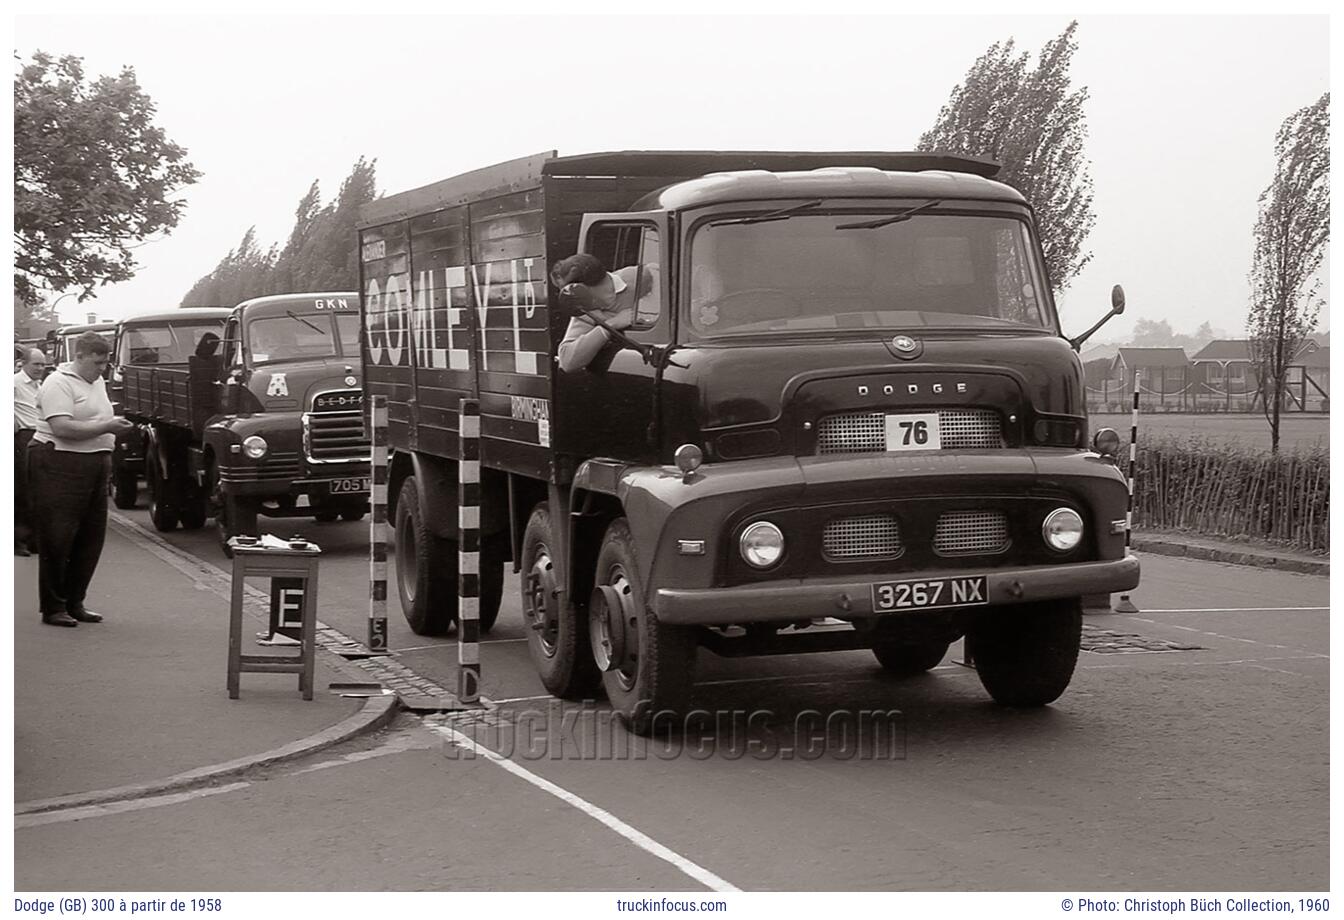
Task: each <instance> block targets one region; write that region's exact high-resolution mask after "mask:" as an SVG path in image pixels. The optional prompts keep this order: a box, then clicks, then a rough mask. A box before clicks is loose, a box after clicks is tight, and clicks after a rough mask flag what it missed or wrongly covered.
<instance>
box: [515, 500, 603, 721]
mask: <svg viewBox="0 0 1344 920" xmlns="http://www.w3.org/2000/svg"><path fill="white" fill-rule="evenodd" d="M554 546H555V537H554V534H553V533H552V532H551V512H550V510H549V509H548V508H547V507H546V503H545V502H542V503H541V504H539V505H537V506H536V508H534V509H533V510H532V515H531V516H530V517H529V518H528V519H527V529H526V530H524V531H523V547H522V559H521V560H520V567H521V572H522V574H521V576H520V578H521V588H522V596H523V625H524V626H525V627H527V650H528V653H529V654H530V655H531V656H532V664H533V666H534V667H535V668H536V669H537V676H538V677H540V678H541V683H542V686H544V687H545V688H546V689H547V690H548V691H549V692H551V693H553V694H554V695H556V696H558V697H560V698H561V699H569V700H575V699H583V698H584V697H587V696H591V695H592V694H593V693H594V692H595V691H596V690H597V688H598V686H599V684H600V683H601V680H600V679H599V676H598V673H597V667H596V666H595V665H594V664H593V659H592V656H591V655H590V654H589V653H588V624H587V622H586V621H584V620H583V619H581V618H580V617H579V616H578V614H577V612H576V611H575V606H574V604H572V603H570V604H566V603H564V600H563V598H562V597H561V596H560V585H561V584H562V583H563V580H564V579H563V577H562V573H561V572H560V571H559V569H558V568H557V566H556V562H555V559H554V557H553V556H552V547H554ZM502 568H503V567H502V566H501V570H502Z"/></svg>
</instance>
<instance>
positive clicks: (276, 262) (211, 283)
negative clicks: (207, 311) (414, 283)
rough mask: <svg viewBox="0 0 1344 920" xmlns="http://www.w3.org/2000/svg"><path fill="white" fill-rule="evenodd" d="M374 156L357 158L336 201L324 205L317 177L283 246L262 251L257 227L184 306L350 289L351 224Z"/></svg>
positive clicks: (371, 186)
mask: <svg viewBox="0 0 1344 920" xmlns="http://www.w3.org/2000/svg"><path fill="white" fill-rule="evenodd" d="M376 163H377V161H376V160H365V159H364V158H363V157H360V158H359V160H358V161H357V162H356V163H355V165H354V167H353V168H352V169H351V171H350V175H348V176H347V177H346V178H345V181H344V182H342V183H341V188H340V191H339V192H338V193H337V195H336V198H335V200H334V201H332V202H330V203H328V204H327V205H325V206H323V205H322V203H321V202H322V199H321V191H320V189H319V187H318V184H317V182H316V181H314V182H313V184H312V185H310V186H309V187H308V191H307V193H306V194H305V195H304V196H303V198H301V199H300V200H299V204H298V207H297V208H295V210H294V228H293V230H291V231H290V234H289V240H288V241H287V242H286V243H285V245H284V248H277V247H276V246H272V247H270V249H268V250H265V251H262V250H261V248H260V246H259V245H258V243H257V240H256V234H255V228H253V229H250V230H248V232H247V233H246V234H244V236H243V239H242V241H241V242H240V243H239V244H238V247H237V248H236V249H233V250H231V251H230V252H229V254H228V255H226V256H225V257H224V258H223V259H221V260H220V262H219V264H218V265H216V266H215V268H214V270H213V271H212V272H210V274H208V275H206V276H204V277H203V278H201V279H200V280H198V281H197V282H196V284H194V285H193V286H192V288H191V290H190V291H188V292H187V294H186V296H185V297H183V298H182V305H183V306H208V305H216V306H231V305H233V304H236V303H239V302H241V301H243V300H247V299H248V298H249V297H260V296H263V295H266V294H292V293H295V292H298V291H347V290H354V288H355V287H356V286H357V284H358V281H359V262H358V258H357V254H356V252H355V224H356V222H357V221H358V219H359V209H360V207H361V206H362V205H364V204H365V203H367V202H369V201H372V200H373V198H374V197H375V195H376V194H377V190H376V187H375V175H374V167H375V164H376Z"/></svg>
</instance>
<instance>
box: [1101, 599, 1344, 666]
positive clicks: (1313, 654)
mask: <svg viewBox="0 0 1344 920" xmlns="http://www.w3.org/2000/svg"><path fill="white" fill-rule="evenodd" d="M1248 609H1249V608H1248ZM1284 609H1288V608H1284ZM1309 609H1312V610H1329V609H1330V608H1329V607H1312V608H1309ZM1146 612H1152V611H1146ZM1127 619H1130V620H1135V621H1137V622H1139V623H1151V624H1152V625H1153V626H1161V627H1163V628H1165V629H1180V630H1184V631H1185V632H1192V633H1197V634H1198V635H1201V636H1210V637H1212V638H1214V639H1225V640H1227V641H1228V642H1244V643H1246V644H1247V645H1259V646H1261V647H1262V648H1273V649H1279V650H1282V651H1290V652H1301V653H1302V654H1303V655H1307V656H1309V657H1312V658H1329V657H1330V656H1329V655H1325V654H1321V653H1319V652H1313V651H1311V650H1310V649H1305V648H1295V647H1293V646H1291V645H1273V644H1271V643H1269V642H1261V641H1260V640H1258V639H1247V638H1245V637H1243V636H1228V635H1224V634H1223V633H1216V632H1210V631H1209V630H1207V629H1195V628H1194V627H1193V626H1178V625H1176V624H1175V623H1163V622H1162V621H1160V620H1150V619H1148V618H1147V617H1140V616H1134V615H1132V614H1131V615H1130V616H1128V617H1127Z"/></svg>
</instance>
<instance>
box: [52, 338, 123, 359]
mask: <svg viewBox="0 0 1344 920" xmlns="http://www.w3.org/2000/svg"><path fill="white" fill-rule="evenodd" d="M83 334H84V333H82V332H72V333H70V334H69V335H66V336H63V337H62V338H61V348H60V352H59V354H58V355H57V360H58V361H69V360H71V359H72V358H74V356H75V339H77V338H79V337H80V336H81V335H83ZM98 334H99V335H101V336H102V337H103V338H104V339H105V340H106V341H107V344H108V345H111V344H112V338H113V333H112V332H99V333H98Z"/></svg>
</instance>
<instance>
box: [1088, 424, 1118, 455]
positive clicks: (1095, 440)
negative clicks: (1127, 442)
mask: <svg viewBox="0 0 1344 920" xmlns="http://www.w3.org/2000/svg"><path fill="white" fill-rule="evenodd" d="M1092 449H1093V450H1095V451H1096V452H1097V453H1099V454H1101V455H1102V456H1103V457H1118V456H1120V435H1118V434H1116V432H1115V429H1114V428H1098V429H1097V433H1096V434H1094V435H1092Z"/></svg>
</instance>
